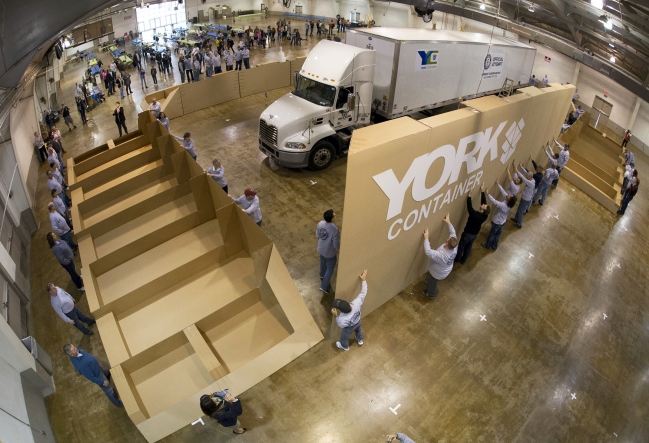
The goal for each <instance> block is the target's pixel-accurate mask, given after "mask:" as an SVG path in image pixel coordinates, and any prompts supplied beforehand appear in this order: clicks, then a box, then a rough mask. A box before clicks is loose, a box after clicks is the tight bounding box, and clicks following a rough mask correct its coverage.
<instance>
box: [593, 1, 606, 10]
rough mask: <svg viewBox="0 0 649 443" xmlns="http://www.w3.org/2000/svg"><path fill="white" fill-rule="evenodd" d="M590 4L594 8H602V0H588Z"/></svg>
mask: <svg viewBox="0 0 649 443" xmlns="http://www.w3.org/2000/svg"><path fill="white" fill-rule="evenodd" d="M590 4H591V5H592V6H594V7H596V8H599V9H604V0H590Z"/></svg>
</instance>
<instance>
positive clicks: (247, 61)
mask: <svg viewBox="0 0 649 443" xmlns="http://www.w3.org/2000/svg"><path fill="white" fill-rule="evenodd" d="M241 56H242V57H243V66H245V68H246V69H250V49H248V48H243V51H241Z"/></svg>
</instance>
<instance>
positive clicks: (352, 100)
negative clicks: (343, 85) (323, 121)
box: [347, 94, 356, 111]
mask: <svg viewBox="0 0 649 443" xmlns="http://www.w3.org/2000/svg"><path fill="white" fill-rule="evenodd" d="M355 108H356V94H349V95H348V96H347V109H349V110H350V111H353V110H354V109H355Z"/></svg>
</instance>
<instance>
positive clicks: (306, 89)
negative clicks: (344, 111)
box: [293, 75, 336, 106]
mask: <svg viewBox="0 0 649 443" xmlns="http://www.w3.org/2000/svg"><path fill="white" fill-rule="evenodd" d="M293 94H295V95H297V96H298V97H300V98H303V99H304V100H307V101H310V102H311V103H315V104H316V105H320V106H331V105H333V102H334V98H335V97H336V88H335V87H333V86H329V85H325V84H324V83H320V82H317V81H315V80H311V79H308V78H306V77H303V76H301V75H298V77H297V82H296V84H295V91H293Z"/></svg>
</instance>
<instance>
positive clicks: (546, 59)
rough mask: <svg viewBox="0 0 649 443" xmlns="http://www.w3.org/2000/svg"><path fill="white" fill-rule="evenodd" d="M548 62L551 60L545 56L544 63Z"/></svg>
mask: <svg viewBox="0 0 649 443" xmlns="http://www.w3.org/2000/svg"><path fill="white" fill-rule="evenodd" d="M550 60H552V59H551V58H550V57H548V56H547V55H546V56H545V61H546V62H548V63H550Z"/></svg>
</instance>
